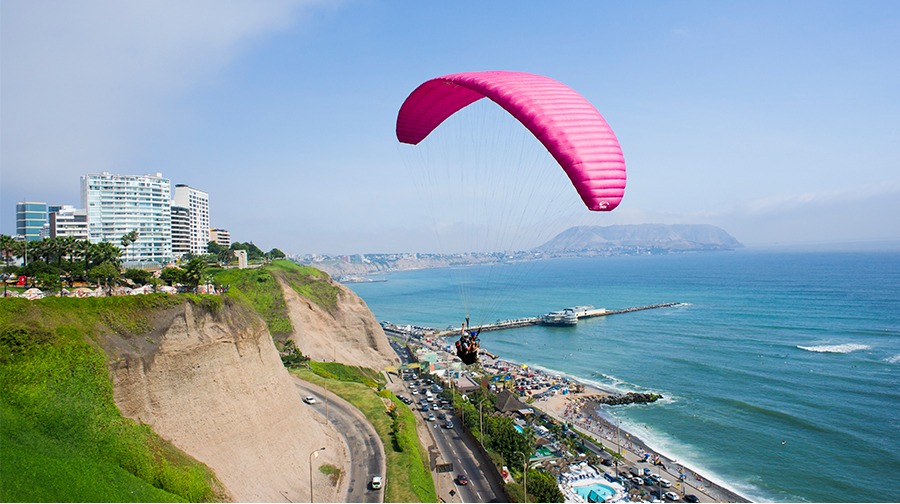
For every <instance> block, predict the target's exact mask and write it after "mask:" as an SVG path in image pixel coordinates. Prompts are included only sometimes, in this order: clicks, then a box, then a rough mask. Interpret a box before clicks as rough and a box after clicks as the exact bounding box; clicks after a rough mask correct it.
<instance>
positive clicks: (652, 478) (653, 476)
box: [647, 474, 659, 483]
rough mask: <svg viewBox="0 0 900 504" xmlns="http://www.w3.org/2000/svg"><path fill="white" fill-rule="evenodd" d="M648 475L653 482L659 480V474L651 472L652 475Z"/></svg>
mask: <svg viewBox="0 0 900 504" xmlns="http://www.w3.org/2000/svg"><path fill="white" fill-rule="evenodd" d="M647 477H648V478H650V481H652V482H653V483H656V482H658V481H659V476H657V475H655V474H651V475H649V476H647Z"/></svg>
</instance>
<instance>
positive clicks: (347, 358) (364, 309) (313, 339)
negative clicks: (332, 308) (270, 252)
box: [279, 280, 400, 370]
mask: <svg viewBox="0 0 900 504" xmlns="http://www.w3.org/2000/svg"><path fill="white" fill-rule="evenodd" d="M279 281H280V282H281V287H282V290H283V291H284V299H285V301H286V302H287V307H288V313H289V314H290V317H291V323H292V324H293V326H294V333H293V334H292V335H291V339H292V340H294V343H295V344H296V345H297V348H298V349H300V351H301V352H302V353H303V354H304V355H308V356H309V357H311V358H312V359H313V360H316V361H329V362H330V361H336V362H340V363H343V364H350V365H353V366H364V367H368V368H372V369H375V370H382V369H384V368H386V367H388V366H397V365H398V364H399V363H400V360H399V358H398V357H397V354H396V353H395V352H394V350H393V349H392V348H391V345H390V343H389V342H388V339H387V336H385V334H384V330H382V329H381V325H380V324H379V323H378V321H377V320H376V319H375V315H373V314H372V311H371V310H369V307H368V305H366V303H365V301H363V300H362V299H360V297H359V296H357V295H356V293H354V292H353V291H351V290H350V289H348V288H347V287H344V286H343V285H341V284H339V283H337V282H333V281H332V283H333V284H334V285H336V286H337V287H338V288H339V294H338V303H337V305H338V310H337V311H336V312H335V314H334V315H332V314H330V313H328V312H326V311H325V310H323V309H322V308H320V307H319V306H317V305H316V304H315V303H313V302H311V301H310V300H308V299H306V298H305V297H303V296H301V295H299V294H297V293H296V292H295V291H294V290H293V289H292V288H291V287H290V286H289V285H287V283H286V282H285V281H284V280H279Z"/></svg>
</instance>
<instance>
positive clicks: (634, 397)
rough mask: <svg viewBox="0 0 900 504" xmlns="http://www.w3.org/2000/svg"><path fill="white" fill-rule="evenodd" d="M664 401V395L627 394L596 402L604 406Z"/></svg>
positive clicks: (604, 397) (646, 393)
mask: <svg viewBox="0 0 900 504" xmlns="http://www.w3.org/2000/svg"><path fill="white" fill-rule="evenodd" d="M659 399H662V395H660V394H654V393H651V392H626V393H624V394H616V395H608V396H600V397H597V398H596V401H597V402H599V403H603V404H612V405H622V404H646V403H652V402H654V401H656V400H659Z"/></svg>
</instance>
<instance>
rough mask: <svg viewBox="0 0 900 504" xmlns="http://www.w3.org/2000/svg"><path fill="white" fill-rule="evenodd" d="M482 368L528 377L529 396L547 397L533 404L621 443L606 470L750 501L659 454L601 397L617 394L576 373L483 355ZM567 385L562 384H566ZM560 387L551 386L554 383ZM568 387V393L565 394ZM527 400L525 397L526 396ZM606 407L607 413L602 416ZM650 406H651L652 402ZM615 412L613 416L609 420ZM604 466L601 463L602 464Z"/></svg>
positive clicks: (607, 441) (705, 496)
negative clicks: (640, 473) (643, 473)
mask: <svg viewBox="0 0 900 504" xmlns="http://www.w3.org/2000/svg"><path fill="white" fill-rule="evenodd" d="M481 363H482V366H483V367H484V368H485V370H486V371H488V372H489V373H496V374H501V373H506V374H509V375H510V376H512V377H513V378H526V379H528V380H529V382H531V383H534V384H535V385H536V387H537V388H535V389H533V390H528V393H527V395H531V396H532V397H537V396H542V397H540V398H538V399H535V400H534V401H533V402H531V403H530V404H528V405H529V406H530V407H532V408H533V409H535V410H539V411H541V412H543V413H545V414H547V415H548V416H550V417H552V418H554V419H556V420H557V421H559V422H561V423H563V424H568V425H569V426H570V428H572V429H574V430H576V431H578V432H580V433H581V434H583V435H586V436H588V437H590V438H593V440H595V441H596V442H597V443H599V444H602V445H603V446H604V447H605V448H606V449H607V450H608V451H609V452H610V453H614V452H615V451H616V447H617V445H618V447H619V449H620V453H621V455H622V457H623V461H622V462H620V463H619V465H618V468H617V469H616V468H615V467H610V468H608V469H609V470H608V471H607V472H609V473H611V474H616V470H617V471H618V473H620V474H627V473H628V471H629V469H630V468H631V467H636V468H638V469H643V468H647V469H650V471H651V472H652V473H653V474H657V475H659V476H660V477H662V478H664V479H667V480H669V481H670V482H672V488H671V489H670V490H672V491H676V493H678V494H680V495H682V496H683V495H685V494H693V495H696V496H697V497H698V498H699V500H700V501H701V502H749V500H748V499H747V498H745V497H743V496H741V495H739V494H737V493H736V492H734V491H732V490H730V489H728V488H726V487H725V486H723V485H722V484H720V483H716V482H713V481H711V480H709V479H708V478H705V477H704V476H703V475H701V474H699V473H697V472H696V471H694V470H692V469H691V468H690V467H686V466H685V465H683V464H681V463H679V462H677V461H674V460H671V459H669V458H668V457H666V456H664V455H662V454H660V453H658V452H657V451H655V450H654V449H653V448H652V447H650V446H648V445H647V444H646V443H644V442H643V441H642V440H641V439H640V438H638V437H636V436H634V435H633V434H632V433H630V432H628V431H627V430H625V429H623V428H622V427H621V425H618V426H617V425H616V420H615V419H614V414H615V413H614V410H613V408H614V407H610V406H609V405H603V404H602V403H601V402H599V400H600V399H601V398H604V397H610V396H613V395H616V394H615V393H614V392H612V391H609V390H603V389H601V388H599V387H597V386H595V385H591V384H588V383H585V382H582V381H579V380H575V379H573V378H571V377H567V376H564V375H561V374H559V373H553V372H549V371H545V370H541V369H537V368H534V367H529V366H527V365H522V364H519V363H515V362H511V361H508V360H505V359H499V360H494V359H487V358H482V361H481ZM561 385H563V386H561ZM554 386H556V387H558V388H555V389H554V388H552V387H554ZM562 390H565V391H566V393H562ZM523 399H524V398H523ZM601 405H602V406H603V407H604V411H606V412H607V413H606V415H601ZM646 407H650V408H652V407H653V406H652V405H647V406H646ZM610 416H612V417H613V418H610ZM601 469H602V467H601Z"/></svg>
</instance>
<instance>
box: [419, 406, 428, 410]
mask: <svg viewBox="0 0 900 504" xmlns="http://www.w3.org/2000/svg"><path fill="white" fill-rule="evenodd" d="M419 409H420V410H422V411H428V406H425V405H422V407H421V408H419Z"/></svg>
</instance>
